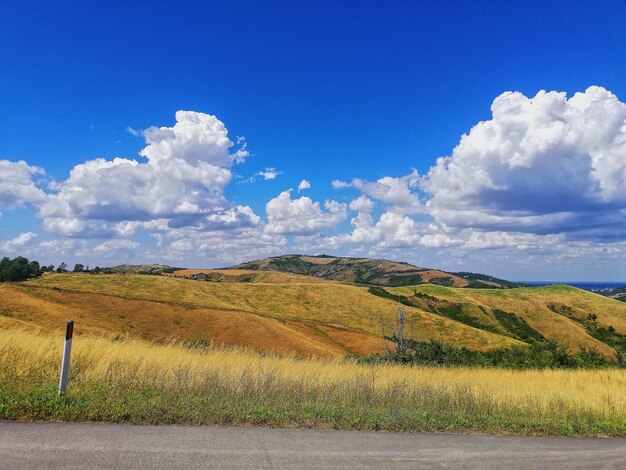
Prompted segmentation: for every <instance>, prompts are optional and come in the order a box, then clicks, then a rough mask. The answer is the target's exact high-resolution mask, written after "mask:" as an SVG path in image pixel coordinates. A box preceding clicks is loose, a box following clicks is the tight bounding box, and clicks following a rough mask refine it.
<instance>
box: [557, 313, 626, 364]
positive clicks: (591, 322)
mask: <svg viewBox="0 0 626 470" xmlns="http://www.w3.org/2000/svg"><path fill="white" fill-rule="evenodd" d="M548 307H549V308H550V309H551V310H552V311H554V312H556V313H559V314H561V315H565V316H567V317H569V318H570V319H572V320H574V321H575V322H577V323H579V324H580V325H582V326H583V327H585V329H586V330H587V333H589V335H590V336H592V337H594V338H596V339H597V340H599V341H602V342H603V343H606V344H608V345H609V346H611V347H612V348H614V349H615V352H616V354H617V358H618V361H620V362H626V335H623V334H620V333H618V332H617V331H615V328H614V327H613V326H612V325H608V326H607V327H602V326H600V325H598V317H597V315H594V314H590V315H587V316H586V317H579V316H576V315H575V313H574V312H573V310H572V308H571V307H568V306H566V305H561V306H558V305H548Z"/></svg>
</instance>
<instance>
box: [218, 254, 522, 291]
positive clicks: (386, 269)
mask: <svg viewBox="0 0 626 470" xmlns="http://www.w3.org/2000/svg"><path fill="white" fill-rule="evenodd" d="M224 269H246V270H253V271H279V272H286V273H293V274H302V275H305V276H313V277H318V278H323V279H329V280H334V281H340V282H347V283H353V284H367V285H375V286H385V287H401V286H411V285H418V284H435V285H441V286H448V287H471V288H489V289H494V288H495V289H509V288H513V287H521V286H523V285H524V284H521V283H515V282H509V281H505V280H503V279H498V278H496V277H493V276H488V275H485V274H475V273H470V272H460V273H450V272H446V271H441V270H438V269H428V268H423V267H419V266H414V265H412V264H409V263H405V262H398V261H389V260H385V259H373V258H349V257H337V256H329V255H317V256H309V255H300V254H289V255H282V256H273V257H269V258H265V259H260V260H255V261H249V262H246V263H242V264H238V265H236V266H231V267H228V268H224Z"/></svg>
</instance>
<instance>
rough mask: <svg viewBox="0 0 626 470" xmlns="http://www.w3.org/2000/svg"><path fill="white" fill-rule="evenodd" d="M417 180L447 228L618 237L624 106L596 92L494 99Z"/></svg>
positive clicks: (625, 190) (625, 198)
mask: <svg viewBox="0 0 626 470" xmlns="http://www.w3.org/2000/svg"><path fill="white" fill-rule="evenodd" d="M491 110H492V114H493V116H492V119H490V120H488V121H484V122H480V123H478V124H477V125H476V126H474V127H473V128H472V129H471V131H470V132H469V134H466V135H463V137H462V138H461V141H460V142H459V144H458V145H457V146H456V148H455V149H454V150H453V152H452V155H450V156H449V157H445V158H440V159H438V160H437V163H436V165H435V166H434V167H432V168H431V170H430V171H429V173H428V174H427V175H426V176H425V178H423V180H422V188H423V189H424V190H425V191H426V192H427V193H429V194H430V196H431V198H430V200H429V201H428V202H427V204H426V208H427V211H428V212H429V213H430V214H431V215H432V216H433V218H434V219H435V221H437V222H438V223H441V224H444V225H446V226H448V227H458V228H467V227H471V228H476V229H479V230H484V231H487V230H497V231H499V230H503V231H516V232H524V233H535V234H555V233H565V234H567V236H568V237H571V238H589V239H619V238H624V237H625V236H626V223H625V222H626V213H625V211H624V210H625V208H626V104H624V103H622V102H620V101H619V100H618V98H617V97H616V96H615V95H614V94H612V93H611V92H609V91H607V90H605V89H604V88H601V87H595V86H594V87H590V88H588V89H587V90H586V91H585V92H584V93H576V94H575V95H574V96H572V97H571V98H569V99H568V98H567V96H566V94H565V93H559V92H554V91H553V92H545V91H541V92H539V93H538V94H537V95H536V96H535V97H533V98H528V97H526V96H524V95H523V94H521V93H518V92H507V93H503V94H502V95H500V96H499V97H497V98H496V99H495V100H494V102H493V104H492V106H491Z"/></svg>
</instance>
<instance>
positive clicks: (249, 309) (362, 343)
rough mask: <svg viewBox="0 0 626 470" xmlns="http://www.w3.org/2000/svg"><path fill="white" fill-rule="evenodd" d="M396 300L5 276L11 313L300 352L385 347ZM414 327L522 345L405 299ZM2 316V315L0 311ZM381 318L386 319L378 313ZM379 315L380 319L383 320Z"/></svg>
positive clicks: (92, 328) (444, 336) (292, 288)
mask: <svg viewBox="0 0 626 470" xmlns="http://www.w3.org/2000/svg"><path fill="white" fill-rule="evenodd" d="M396 309H397V303H396V302H395V301H393V300H389V299H384V298H381V297H378V296H375V295H372V294H371V293H369V292H368V289H367V288H365V287H357V286H351V285H345V284H339V283H330V282H325V283H310V284H303V283H297V284H295V283H294V284H284V283H283V284H270V283H254V282H252V283H250V282H245V283H235V282H227V283H221V282H206V281H195V280H189V279H180V278H176V277H168V276H146V275H88V274H52V275H47V276H44V277H43V278H40V279H37V280H33V281H29V282H26V283H19V284H2V285H0V311H4V312H5V314H4V315H3V319H4V321H5V323H6V322H13V323H15V322H21V324H28V325H31V326H33V327H38V328H44V329H46V330H59V331H60V330H61V329H62V328H63V325H64V324H65V320H66V319H68V318H73V319H74V320H76V325H77V327H76V328H77V332H79V331H86V332H87V331H88V332H91V333H105V334H113V335H117V334H121V335H129V336H137V337H141V338H144V339H151V340H157V341H170V340H173V339H179V340H185V341H203V342H210V341H213V342H215V343H216V344H224V345H228V346H247V347H252V348H254V349H258V350H274V351H279V352H294V353H297V354H301V355H307V354H314V355H319V356H338V355H349V354H358V355H364V354H369V353H372V352H379V351H383V350H384V349H385V344H384V342H383V340H382V339H381V336H380V332H381V324H385V323H392V322H393V320H394V318H395V314H396ZM406 311H407V330H408V331H412V332H413V336H414V337H416V338H418V339H422V340H429V339H431V338H432V339H437V340H440V341H443V342H446V343H449V344H456V345H459V346H466V347H468V348H471V349H478V350H488V349H493V348H498V347H507V346H511V345H514V344H521V343H520V342H519V341H517V340H516V339H514V338H510V337H506V336H502V335H499V334H495V333H492V332H488V331H484V330H481V329H477V328H473V327H471V326H468V325H465V324H463V323H461V322H458V321H455V320H452V319H449V318H445V317H442V316H441V315H433V314H432V313H428V312H425V311H423V310H421V309H419V308H407V309H406ZM0 317H2V316H0ZM380 319H382V320H380ZM381 322H382V323H381Z"/></svg>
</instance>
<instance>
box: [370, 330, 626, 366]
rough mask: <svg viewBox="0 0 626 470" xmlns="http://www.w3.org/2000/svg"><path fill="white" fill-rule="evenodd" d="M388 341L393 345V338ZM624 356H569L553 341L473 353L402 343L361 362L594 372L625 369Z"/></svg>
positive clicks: (584, 353) (432, 343) (436, 344)
mask: <svg viewBox="0 0 626 470" xmlns="http://www.w3.org/2000/svg"><path fill="white" fill-rule="evenodd" d="M389 340H391V341H393V342H396V343H397V338H396V337H390V338H389ZM624 359H625V358H624V357H618V359H617V360H611V359H608V358H606V357H604V356H602V355H601V354H600V353H599V352H598V351H596V350H594V349H592V348H589V349H587V348H583V349H582V350H581V351H579V352H577V353H576V354H572V353H571V352H570V351H569V350H568V348H567V346H565V345H563V344H559V343H557V342H556V341H552V340H547V341H534V342H532V343H531V344H530V346H529V347H524V346H516V347H512V348H506V349H494V350H491V351H474V350H470V349H467V348H458V347H455V346H450V345H446V344H443V343H441V342H439V341H435V340H431V341H430V342H419V341H413V340H410V339H409V340H405V341H404V344H403V347H402V349H400V348H398V350H396V351H394V352H390V353H389V354H372V355H370V356H368V357H366V358H363V359H362V361H363V362H365V363H375V364H378V363H399V364H416V365H428V366H450V367H469V366H478V367H502V368H508V369H597V368H603V367H626V361H624Z"/></svg>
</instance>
